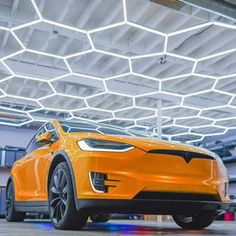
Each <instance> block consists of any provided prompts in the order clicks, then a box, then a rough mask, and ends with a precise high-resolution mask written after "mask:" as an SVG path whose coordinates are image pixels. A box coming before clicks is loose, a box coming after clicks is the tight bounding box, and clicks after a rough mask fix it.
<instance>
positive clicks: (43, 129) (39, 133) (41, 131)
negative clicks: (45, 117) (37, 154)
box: [34, 125, 47, 150]
mask: <svg viewBox="0 0 236 236" xmlns="http://www.w3.org/2000/svg"><path fill="white" fill-rule="evenodd" d="M46 132H47V129H46V126H45V125H44V126H43V127H42V128H41V129H40V130H39V131H38V133H37V134H36V135H35V137H34V150H35V149H38V148H39V147H41V145H39V144H37V143H36V140H37V138H38V136H40V135H41V134H44V133H46Z"/></svg>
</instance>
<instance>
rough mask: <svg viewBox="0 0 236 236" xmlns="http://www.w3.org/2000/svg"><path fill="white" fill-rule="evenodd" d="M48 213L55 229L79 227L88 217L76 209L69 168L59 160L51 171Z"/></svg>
mask: <svg viewBox="0 0 236 236" xmlns="http://www.w3.org/2000/svg"><path fill="white" fill-rule="evenodd" d="M49 213H50V218H51V221H52V224H53V225H54V227H55V228H57V229H81V228H82V227H83V226H84V225H85V224H86V222H87V219H88V217H87V216H86V215H84V214H80V213H79V212H78V211H77V210H76V206H75V200H74V192H73V185H72V179H71V174H70V170H69V168H68V165H67V163H66V162H61V163H59V164H58V165H57V167H56V168H55V170H54V171H53V174H52V177H51V179H50V184H49Z"/></svg>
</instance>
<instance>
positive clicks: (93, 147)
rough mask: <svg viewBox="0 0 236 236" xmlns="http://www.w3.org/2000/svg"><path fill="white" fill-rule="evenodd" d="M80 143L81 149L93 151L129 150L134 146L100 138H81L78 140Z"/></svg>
mask: <svg viewBox="0 0 236 236" xmlns="http://www.w3.org/2000/svg"><path fill="white" fill-rule="evenodd" d="M78 145H79V147H80V149H81V150H83V151H92V152H127V151H129V150H131V149H133V148H134V146H132V145H130V144H126V143H119V142H112V141H106V140H99V139H84V140H80V141H78Z"/></svg>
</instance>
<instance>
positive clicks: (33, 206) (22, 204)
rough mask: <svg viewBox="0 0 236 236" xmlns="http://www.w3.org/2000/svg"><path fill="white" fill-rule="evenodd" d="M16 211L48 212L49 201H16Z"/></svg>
mask: <svg viewBox="0 0 236 236" xmlns="http://www.w3.org/2000/svg"><path fill="white" fill-rule="evenodd" d="M15 208H16V211H19V212H29V213H48V212H49V207H48V202H47V201H16V202H15Z"/></svg>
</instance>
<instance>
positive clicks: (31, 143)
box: [26, 136, 36, 153]
mask: <svg viewBox="0 0 236 236" xmlns="http://www.w3.org/2000/svg"><path fill="white" fill-rule="evenodd" d="M35 141H36V139H35V136H34V137H33V138H32V139H31V141H30V143H29V144H28V146H27V148H26V153H30V152H33V151H34V150H35Z"/></svg>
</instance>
